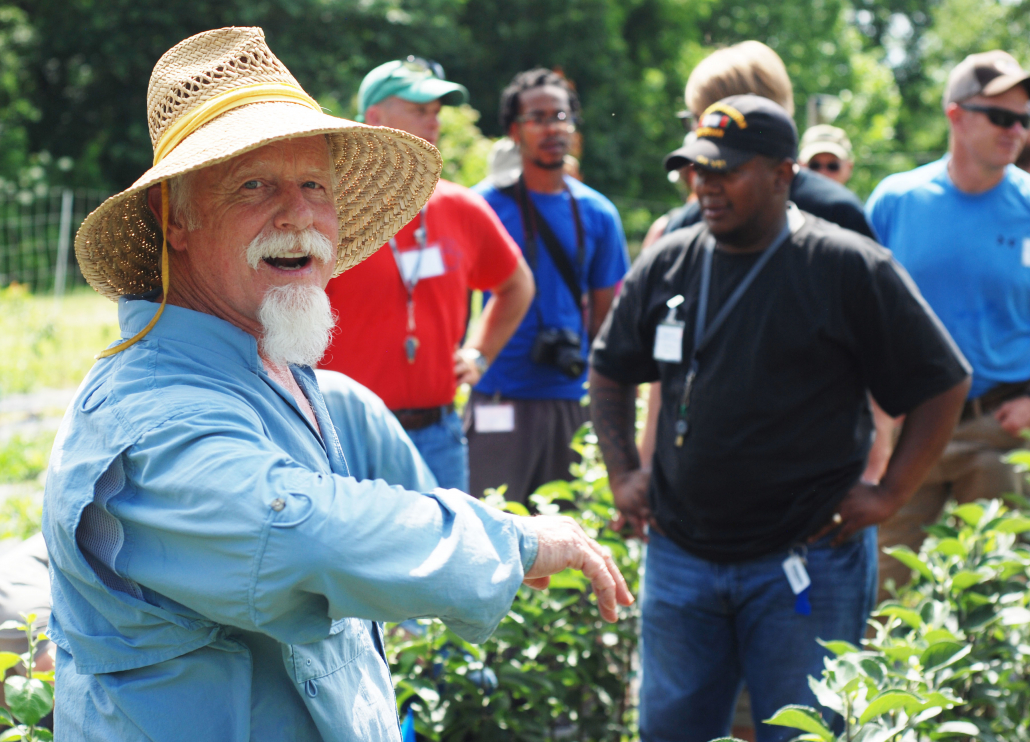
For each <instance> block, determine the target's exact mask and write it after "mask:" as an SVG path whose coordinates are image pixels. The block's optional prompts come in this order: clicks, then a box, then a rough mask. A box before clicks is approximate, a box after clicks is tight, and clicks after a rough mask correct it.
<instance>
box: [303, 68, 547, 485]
mask: <svg viewBox="0 0 1030 742" xmlns="http://www.w3.org/2000/svg"><path fill="white" fill-rule="evenodd" d="M467 96H468V92H467V91H466V90H465V88H464V87H462V86H461V85H458V84H456V83H453V82H448V81H447V80H445V79H444V75H443V70H442V69H441V68H440V66H439V65H438V64H436V63H435V62H429V61H426V60H423V59H418V58H415V57H408V58H407V59H406V60H398V61H393V62H387V63H386V64H382V65H380V66H379V67H376V68H375V69H374V70H372V71H371V72H370V73H368V75H366V76H365V79H364V80H363V81H362V83H361V87H360V88H359V89H358V116H357V119H358V121H364V122H366V123H368V124H372V125H373V126H389V127H391V128H394V129H401V130H403V131H406V132H408V133H410V134H414V135H415V136H418V137H422V138H423V139H425V140H426V141H428V142H430V143H431V144H434V145H435V144H436V140H437V137H438V136H439V133H440V122H439V120H438V118H437V116H438V114H439V112H440V107H441V105H445V104H446V105H456V104H460V103H463V102H465V100H466V99H467ZM470 289H480V290H484V291H486V290H489V291H490V292H491V297H490V300H489V301H488V302H487V303H486V306H484V307H483V313H482V317H481V319H480V321H479V323H478V324H477V325H476V326H475V327H474V328H473V329H472V331H471V333H470V334H469V336H468V338H466V339H465V342H464V344H462V338H463V337H464V336H465V328H466V323H467V320H468V306H469V303H468V296H469V293H468V292H469V290H470ZM326 293H327V294H329V300H330V302H332V305H333V309H334V310H335V311H336V312H337V314H338V320H337V327H336V334H335V335H334V337H333V342H332V344H331V345H330V346H329V350H328V351H326V354H325V356H324V357H323V358H322V362H321V364H320V366H321V367H322V368H328V369H332V370H334V371H340V372H342V373H344V374H347V375H348V376H350V377H351V378H353V379H355V380H356V381H358V382H359V383H361V384H364V385H365V386H367V387H368V388H369V389H371V390H372V391H374V392H375V393H376V394H378V395H379V396H380V397H382V399H383V401H384V402H385V403H386V406H387V407H389V408H390V409H391V410H392V411H393V413H394V414H395V415H396V416H397V419H398V420H400V423H401V425H403V426H404V428H405V430H407V432H408V435H409V436H410V437H411V440H412V441H413V442H414V444H415V446H416V447H417V448H418V450H419V452H420V453H421V454H422V457H423V458H424V459H425V460H426V463H427V464H428V465H429V468H430V469H431V470H432V471H433V474H435V475H436V478H437V481H438V482H439V483H440V486H441V487H453V488H455V489H460V490H462V491H463V492H468V476H469V475H468V443H467V442H466V440H465V436H464V434H463V433H462V429H461V420H460V419H459V418H458V415H457V414H456V413H455V412H454V405H453V400H454V392H455V389H456V388H457V386H458V384H470V385H474V384H476V382H478V381H479V378H480V377H481V376H482V375H483V373H484V372H485V371H486V369H487V367H488V366H489V364H490V362H491V361H492V360H493V359H494V358H495V357H496V356H497V354H498V353H500V351H501V348H503V347H504V344H505V343H507V342H508V339H509V338H510V337H511V335H512V333H514V332H515V329H516V328H517V327H518V326H519V323H520V322H521V321H522V317H523V315H524V314H525V313H526V310H527V309H528V308H529V305H530V302H531V301H532V299H533V277H532V274H531V273H530V271H529V268H528V266H527V265H526V263H525V261H524V260H523V258H522V252H521V250H519V247H518V245H516V244H515V242H513V241H512V239H511V237H509V236H508V232H507V230H505V228H504V226H503V225H502V224H501V222H500V220H499V219H498V218H497V216H496V214H494V211H493V209H491V208H490V206H489V205H488V204H487V203H486V201H485V200H483V198H482V197H480V196H478V195H476V194H474V193H473V192H472V191H470V190H468V189H467V188H464V187H462V186H459V185H457V184H455V183H450V182H448V181H446V180H441V181H440V182H439V184H438V185H437V187H436V191H435V192H434V193H433V196H432V198H431V199H430V200H429V203H428V204H426V207H425V208H424V209H423V210H422V212H421V214H420V215H419V216H418V217H416V218H415V219H414V220H413V221H412V222H411V223H410V224H408V225H407V226H406V227H404V229H402V230H401V231H400V232H399V233H398V234H397V236H396V237H395V238H394V239H392V240H390V242H389V243H388V244H386V245H383V247H382V248H380V249H379V250H378V251H377V252H376V253H375V254H374V255H372V257H370V258H369V259H368V260H366V261H365V262H363V263H361V264H360V265H358V266H357V267H355V268H352V269H350V270H348V271H347V272H346V273H344V274H342V275H340V276H338V277H337V278H334V279H333V280H331V281H330V282H329V285H328V286H327V287H326Z"/></svg>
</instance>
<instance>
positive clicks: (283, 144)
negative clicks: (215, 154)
mask: <svg viewBox="0 0 1030 742" xmlns="http://www.w3.org/2000/svg"><path fill="white" fill-rule="evenodd" d="M200 173H202V174H203V176H202V177H203V179H204V180H207V181H209V182H217V181H221V180H224V179H234V178H238V177H241V176H245V175H255V176H256V175H266V176H275V175H286V174H295V175H307V176H310V177H319V178H330V176H331V175H332V153H331V151H330V147H329V141H328V139H327V137H326V136H325V135H323V134H317V135H315V136H310V137H296V138H293V139H284V140H281V141H278V142H272V143H271V144H266V145H264V146H263V147H258V148H257V149H253V150H250V151H249V152H244V153H243V154H241V155H237V156H236V157H233V158H231V159H229V160H226V161H225V162H220V163H218V164H216V165H212V166H210V167H207V168H204V169H203V170H201V171H200Z"/></svg>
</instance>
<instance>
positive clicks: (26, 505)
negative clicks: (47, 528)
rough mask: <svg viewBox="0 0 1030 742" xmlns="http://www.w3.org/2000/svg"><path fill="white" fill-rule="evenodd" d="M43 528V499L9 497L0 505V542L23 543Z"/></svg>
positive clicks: (23, 496)
mask: <svg viewBox="0 0 1030 742" xmlns="http://www.w3.org/2000/svg"><path fill="white" fill-rule="evenodd" d="M42 528H43V499H42V497H34V496H33V495H30V494H22V495H10V496H9V497H7V498H6V499H4V501H3V502H2V503H0V541H3V540H4V539H9V538H10V539H17V540H18V541H24V540H25V539H27V538H30V537H31V536H35V535H36V534H37V533H39V532H40V531H41V530H42Z"/></svg>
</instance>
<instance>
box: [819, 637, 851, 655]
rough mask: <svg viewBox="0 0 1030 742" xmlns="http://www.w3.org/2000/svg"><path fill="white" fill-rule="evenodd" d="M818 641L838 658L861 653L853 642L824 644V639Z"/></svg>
mask: <svg viewBox="0 0 1030 742" xmlns="http://www.w3.org/2000/svg"><path fill="white" fill-rule="evenodd" d="M816 641H817V642H819V643H820V644H821V645H822V646H824V647H826V648H827V649H829V650H830V651H831V652H833V653H834V654H835V655H837V656H838V657H840V656H841V655H842V654H851V653H852V652H858V651H860V650H859V648H858V647H856V646H855V645H854V644H852V643H851V642H846V641H842V640H835V641H828V642H824V641H823V640H822V639H816Z"/></svg>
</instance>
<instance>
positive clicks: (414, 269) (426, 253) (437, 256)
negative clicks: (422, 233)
mask: <svg viewBox="0 0 1030 742" xmlns="http://www.w3.org/2000/svg"><path fill="white" fill-rule="evenodd" d="M400 255H401V270H403V271H404V276H405V278H406V279H407V281H408V283H412V282H414V281H421V280H422V279H423V278H435V277H436V276H442V275H443V274H444V273H446V272H447V269H446V268H444V264H443V254H441V252H440V248H439V247H438V246H436V245H430V246H429V247H424V248H422V249H421V250H408V251H407V252H402V253H401V254H400Z"/></svg>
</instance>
